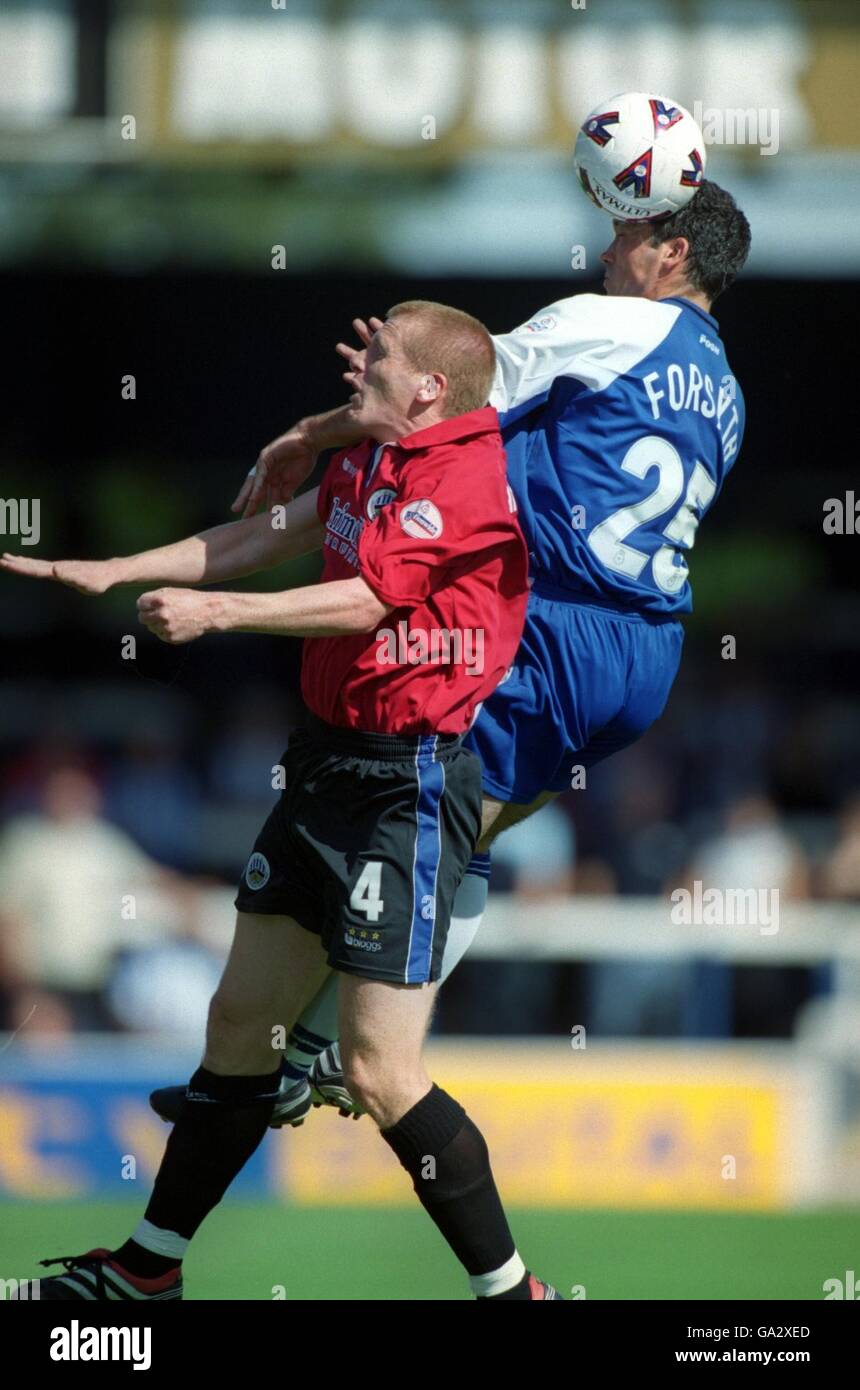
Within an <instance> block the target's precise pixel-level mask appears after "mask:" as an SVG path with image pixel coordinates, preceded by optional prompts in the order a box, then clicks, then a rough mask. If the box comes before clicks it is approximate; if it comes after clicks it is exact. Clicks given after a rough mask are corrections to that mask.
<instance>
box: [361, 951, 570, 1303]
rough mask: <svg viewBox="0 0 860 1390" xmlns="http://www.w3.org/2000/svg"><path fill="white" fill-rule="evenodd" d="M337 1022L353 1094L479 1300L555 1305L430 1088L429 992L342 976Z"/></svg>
mask: <svg viewBox="0 0 860 1390" xmlns="http://www.w3.org/2000/svg"><path fill="white" fill-rule="evenodd" d="M338 986H339V1005H340V1006H339V1010H338V1013H339V1021H340V1032H341V1054H342V1058H343V1068H344V1075H345V1078H346V1084H347V1086H348V1087H349V1091H350V1093H351V1094H352V1095H353V1096H355V1097H356V1099H357V1100H358V1101H359V1103H360V1104H361V1105H362V1106H363V1107H364V1109H365V1110H367V1111H368V1112H369V1113H370V1114H371V1115H372V1116H373V1118H374V1119H375V1120H376V1123H377V1124H378V1125H379V1128H380V1131H381V1135H382V1138H383V1139H384V1140H385V1142H386V1143H387V1144H388V1145H389V1147H390V1148H391V1149H392V1150H393V1152H394V1153H395V1154H396V1155H397V1157H398V1159H399V1160H400V1163H401V1165H402V1166H403V1167H404V1168H405V1169H406V1171H407V1173H408V1174H409V1176H410V1177H411V1179H412V1185H413V1187H414V1189H415V1193H416V1195H417V1197H418V1200H419V1201H420V1203H421V1205H422V1206H423V1208H424V1210H425V1211H426V1212H427V1215H428V1216H429V1217H430V1218H431V1220H432V1221H433V1222H434V1223H435V1225H436V1226H437V1227H438V1229H439V1231H440V1232H441V1234H442V1235H443V1236H444V1238H445V1240H446V1241H447V1242H448V1244H449V1246H450V1247H451V1249H452V1251H453V1252H454V1254H455V1255H456V1256H457V1259H458V1260H459V1261H460V1263H461V1264H462V1265H463V1267H464V1269H465V1270H466V1273H467V1274H468V1276H469V1284H470V1287H471V1290H472V1293H473V1294H474V1295H475V1297H476V1298H481V1299H493V1300H496V1299H504V1300H517V1301H522V1302H532V1301H535V1300H545V1299H558V1298H559V1295H558V1294H557V1293H556V1292H555V1290H554V1289H552V1288H551V1287H550V1286H549V1285H548V1284H544V1283H542V1282H541V1281H540V1280H538V1279H536V1278H535V1277H534V1276H533V1275H531V1274H529V1272H528V1270H527V1269H526V1267H525V1265H524V1264H523V1261H522V1259H521V1258H520V1256H519V1254H518V1253H517V1249H516V1246H515V1245H514V1239H513V1236H512V1235H511V1231H510V1227H509V1226H508V1222H507V1217H506V1216H505V1213H504V1209H503V1207H502V1203H501V1200H500V1198H499V1194H498V1192H497V1190H496V1184H495V1182H494V1180H493V1174H492V1170H491V1168H490V1157H489V1153H488V1152H487V1145H486V1143H485V1141H484V1137H483V1135H482V1134H481V1132H480V1130H479V1129H478V1128H477V1126H476V1125H475V1124H474V1123H473V1121H472V1120H471V1119H470V1118H469V1116H468V1115H467V1114H466V1112H465V1110H464V1109H463V1107H462V1106H461V1105H460V1104H458V1102H457V1101H456V1100H455V1099H454V1097H453V1096H450V1095H448V1093H447V1091H443V1090H442V1089H441V1087H439V1086H436V1085H434V1084H433V1082H432V1081H431V1079H430V1077H429V1076H428V1074H427V1071H426V1069H425V1067H424V1061H423V1055H422V1054H423V1045H424V1038H425V1036H426V1033H427V1028H428V1025H429V1022H430V1016H431V1014H432V1011H433V1003H434V1001H435V996H436V986H435V985H433V984H430V985H397V984H393V983H389V982H388V981H381V980H373V979H367V978H364V977H357V976H354V975H341V976H340V979H339V981H338Z"/></svg>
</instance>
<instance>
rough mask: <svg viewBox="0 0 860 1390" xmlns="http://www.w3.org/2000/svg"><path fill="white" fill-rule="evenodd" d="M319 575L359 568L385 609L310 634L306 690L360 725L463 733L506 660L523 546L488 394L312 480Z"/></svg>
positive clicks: (371, 729) (331, 716) (318, 707)
mask: <svg viewBox="0 0 860 1390" xmlns="http://www.w3.org/2000/svg"><path fill="white" fill-rule="evenodd" d="M318 506H319V515H320V520H321V521H322V522H323V523H324V525H325V528H326V535H325V543H324V546H323V555H324V567H323V573H322V582H323V583H325V582H326V581H330V580H333V579H349V578H353V577H354V576H355V575H357V574H360V575H362V577H363V578H364V580H365V582H366V583H367V584H368V585H369V586H370V588H371V589H372V590H373V591H374V593H375V594H376V595H377V596H378V597H379V598H380V599H381V600H382V602H383V603H389V604H392V605H393V610H394V611H393V612H391V613H389V614H388V615H387V617H385V618H383V619H382V621H381V623H380V625H379V628H378V629H377V630H376V631H374V632H363V633H358V634H354V635H348V636H345V637H306V638H305V643H304V653H303V658H302V694H303V696H304V699H305V703H306V704H307V706H308V708H309V709H310V710H312V711H313V713H314V714H316V715H318V717H319V718H320V719H324V720H326V722H327V723H329V724H335V725H338V726H341V727H347V728H350V729H361V730H363V731H364V732H366V733H386V734H428V733H444V734H459V733H462V732H464V731H465V730H466V729H468V727H469V725H470V723H471V721H472V718H473V716H474V714H475V710H476V707H477V705H478V704H479V703H480V701H482V700H484V699H486V697H487V696H488V695H489V694H490V692H491V691H493V690H494V689H495V687H496V686H497V685H498V683H499V681H500V680H501V679H502V677H503V676H504V674H505V672H506V670H507V669H508V667H509V666H510V665H511V664H512V662H513V658H514V653H515V652H516V649H517V646H518V644H519V640H520V636H521V634H522V630H523V622H524V620H525V612H526V600H527V597H528V582H527V575H528V552H527V549H526V544H525V541H524V540H523V537H522V533H521V531H520V528H519V524H518V522H517V518H516V503H515V502H514V497H513V493H512V492H511V490H510V488H509V487H508V484H507V478H506V474H505V453H504V448H503V446H502V439H501V435H500V433H499V419H498V416H497V414H496V412H495V410H493V409H492V408H491V407H489V406H487V407H485V408H483V409H481V410H473V411H470V412H469V413H468V414H467V415H458V416H455V417H453V418H452V419H450V420H443V421H442V422H441V423H440V424H438V425H432V426H431V427H430V428H429V429H424V430H418V431H417V432H416V433H415V434H410V435H406V436H405V437H404V438H402V439H398V440H395V441H394V442H393V443H391V444H376V443H375V442H374V441H373V440H372V439H368V440H365V441H364V442H363V443H361V444H359V445H356V446H355V447H354V448H350V449H345V450H342V451H341V452H340V453H338V454H336V455H335V456H334V458H333V459H332V460H331V463H330V464H329V466H328V469H327V471H326V474H325V477H324V478H323V481H322V485H321V487H320V491H319V504H318Z"/></svg>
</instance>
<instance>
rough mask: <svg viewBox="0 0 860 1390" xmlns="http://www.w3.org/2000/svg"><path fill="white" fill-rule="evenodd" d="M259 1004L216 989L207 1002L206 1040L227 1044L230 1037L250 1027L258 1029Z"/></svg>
mask: <svg viewBox="0 0 860 1390" xmlns="http://www.w3.org/2000/svg"><path fill="white" fill-rule="evenodd" d="M259 1028H260V1013H259V1004H257V1005H253V1006H252V1005H251V1004H249V1003H247V1002H245V1001H242V1000H240V999H237V998H236V997H235V995H231V994H230V993H229V992H228V991H226V990H222V989H217V990H216V991H215V993H214V994H213V996H212V998H211V1000H210V1002H209V1017H208V1020H207V1023H206V1039H207V1042H209V1043H213V1042H218V1043H222V1044H225V1045H226V1044H228V1043H229V1041H230V1039H231V1038H236V1037H239V1036H241V1035H243V1034H246V1033H248V1032H249V1031H251V1030H252V1029H253V1030H254V1031H259Z"/></svg>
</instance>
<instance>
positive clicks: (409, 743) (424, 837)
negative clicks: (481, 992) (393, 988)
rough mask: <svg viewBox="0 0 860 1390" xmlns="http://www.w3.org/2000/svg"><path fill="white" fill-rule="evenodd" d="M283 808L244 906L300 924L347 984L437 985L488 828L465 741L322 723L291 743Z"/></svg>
mask: <svg viewBox="0 0 860 1390" xmlns="http://www.w3.org/2000/svg"><path fill="white" fill-rule="evenodd" d="M282 761H283V768H284V780H283V790H282V792H281V796H280V799H279V801H278V803H277V805H276V806H275V808H274V810H273V811H272V813H271V815H270V816H269V818H268V820H267V821H266V823H265V825H264V826H263V828H262V830H261V831H260V833H259V835H258V836H257V839H256V841H255V843H254V849H253V852H252V854H251V857H250V859H249V860H248V863H247V864H246V866H245V871H244V873H243V874H242V878H241V880H240V884H239V891H238V895H237V897H236V907H237V908H238V909H239V910H240V911H241V912H259V913H264V914H278V915H283V916H285V917H292V918H293V919H294V920H295V921H296V922H298V923H299V925H300V926H302V927H305V928H306V929H307V930H308V931H312V932H316V933H317V934H318V935H319V936H320V937H321V939H322V943H323V946H324V947H325V948H326V950H327V952H328V960H329V964H330V965H331V966H332V967H333V968H334V969H336V970H343V971H345V972H346V973H347V974H350V975H364V976H368V977H369V978H371V979H378V980H392V981H396V982H398V983H400V984H424V983H425V982H426V981H429V980H436V979H438V977H439V971H440V968H441V964H442V953H443V951H444V949H445V939H446V937H447V935H448V928H449V925H450V922H451V909H452V906H453V902H454V894H455V893H456V891H457V888H458V887H459V884H460V880H461V878H462V877H463V874H464V873H465V870H466V866H467V865H468V863H469V860H470V859H471V857H472V855H473V854H474V851H475V845H476V843H477V841H478V838H479V835H480V829H481V764H480V762H479V761H478V759H477V758H476V757H475V755H474V753H471V752H469V751H468V749H465V748H463V746H462V741H461V739H460V738H459V737H457V736H449V735H442V734H430V735H420V736H415V737H411V736H395V735H389V734H365V733H360V732H357V731H354V730H351V729H338V728H334V727H332V726H331V725H328V724H323V723H322V722H321V721H319V720H314V721H313V722H312V723H310V724H309V725H308V727H306V728H302V729H297V730H296V731H295V732H294V733H292V734H291V735H290V741H289V746H288V747H287V750H286V752H285V753H284V756H283V760H282Z"/></svg>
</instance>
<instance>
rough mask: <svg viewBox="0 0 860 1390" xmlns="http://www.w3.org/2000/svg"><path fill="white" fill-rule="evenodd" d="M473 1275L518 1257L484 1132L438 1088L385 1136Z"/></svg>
mask: <svg viewBox="0 0 860 1390" xmlns="http://www.w3.org/2000/svg"><path fill="white" fill-rule="evenodd" d="M382 1137H383V1139H384V1140H385V1142H386V1143H387V1144H388V1145H389V1146H390V1147H391V1148H392V1149H393V1150H394V1152H395V1153H396V1155H397V1157H398V1158H399V1160H400V1162H401V1163H402V1165H403V1167H404V1168H405V1169H406V1171H407V1173H408V1174H409V1175H410V1177H411V1178H412V1185H413V1187H414V1188H415V1191H416V1193H417V1194H418V1199H419V1201H420V1202H421V1205H422V1206H423V1208H424V1210H425V1211H426V1212H427V1214H428V1216H430V1217H432V1219H433V1221H435V1223H436V1225H437V1226H438V1227H439V1230H440V1231H441V1232H442V1235H443V1236H444V1237H445V1239H446V1240H447V1242H448V1244H449V1245H450V1247H451V1249H452V1250H453V1252H454V1254H455V1255H456V1256H457V1259H458V1260H459V1261H460V1263H461V1264H462V1265H463V1266H464V1267H465V1269H466V1272H467V1273H468V1274H489V1273H490V1272H491V1271H492V1270H494V1269H499V1268H500V1267H501V1266H502V1265H503V1264H506V1263H507V1261H508V1260H509V1259H511V1257H512V1256H513V1255H514V1254H515V1253H516V1250H515V1246H514V1238H513V1236H512V1235H511V1232H510V1228H509V1226H508V1222H507V1217H506V1216H505V1213H504V1209H503V1207H502V1203H501V1200H500V1198H499V1194H498V1192H497V1191H496V1184H495V1182H494V1181H493V1174H492V1171H491V1169H490V1158H489V1154H488V1152H487V1146H486V1144H485V1142H484V1137H483V1135H482V1134H481V1131H480V1130H479V1129H478V1128H477V1127H476V1126H475V1125H474V1124H473V1123H472V1121H471V1120H470V1119H469V1117H468V1115H467V1114H466V1112H465V1110H464V1109H463V1107H462V1105H459V1104H458V1103H457V1101H456V1100H454V1098H453V1097H452V1096H449V1095H448V1093H447V1091H443V1090H442V1089H441V1088H440V1087H439V1086H435V1085H434V1086H433V1087H432V1089H431V1090H430V1091H428V1093H427V1095H426V1096H424V1097H423V1099H422V1100H419V1101H418V1104H417V1105H413V1107H412V1109H411V1110H408V1111H407V1112H406V1114H405V1115H404V1116H403V1118H402V1119H400V1120H398V1121H397V1124H396V1125H392V1126H391V1128H390V1129H385V1130H383V1131H382Z"/></svg>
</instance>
